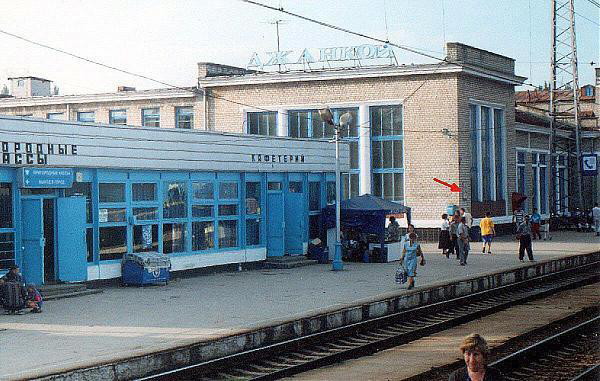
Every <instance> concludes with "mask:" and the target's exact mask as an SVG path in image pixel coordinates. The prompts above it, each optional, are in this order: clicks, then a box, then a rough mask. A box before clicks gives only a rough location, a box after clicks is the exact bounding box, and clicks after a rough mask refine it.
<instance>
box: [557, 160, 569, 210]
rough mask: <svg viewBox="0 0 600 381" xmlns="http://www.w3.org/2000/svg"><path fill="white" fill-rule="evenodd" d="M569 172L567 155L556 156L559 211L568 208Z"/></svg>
mask: <svg viewBox="0 0 600 381" xmlns="http://www.w3.org/2000/svg"><path fill="white" fill-rule="evenodd" d="M568 181H569V179H568V173H567V156H566V155H559V156H557V157H556V184H555V186H556V190H555V192H556V209H557V211H559V212H564V211H566V210H567V208H568V206H569V205H568V203H567V198H568V193H567V188H568Z"/></svg>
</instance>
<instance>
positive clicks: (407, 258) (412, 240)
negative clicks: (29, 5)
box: [401, 232, 425, 290]
mask: <svg viewBox="0 0 600 381" xmlns="http://www.w3.org/2000/svg"><path fill="white" fill-rule="evenodd" d="M408 238H409V239H408V241H406V242H404V247H403V248H402V258H401V261H402V263H403V265H404V267H405V268H406V274H407V276H408V289H409V290H410V289H412V288H414V287H415V275H416V272H417V257H421V261H420V263H421V266H424V265H425V257H424V256H423V250H421V245H419V243H418V242H417V235H416V234H415V233H414V232H413V233H410V234H409V235H408Z"/></svg>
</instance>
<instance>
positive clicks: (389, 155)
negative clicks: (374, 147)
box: [382, 140, 394, 168]
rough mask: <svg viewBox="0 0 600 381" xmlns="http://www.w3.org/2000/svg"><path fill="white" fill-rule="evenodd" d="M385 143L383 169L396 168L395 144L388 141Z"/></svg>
mask: <svg viewBox="0 0 600 381" xmlns="http://www.w3.org/2000/svg"><path fill="white" fill-rule="evenodd" d="M382 143H383V168H393V167H394V159H393V156H394V142H393V141H392V140H386V141H384V142H382Z"/></svg>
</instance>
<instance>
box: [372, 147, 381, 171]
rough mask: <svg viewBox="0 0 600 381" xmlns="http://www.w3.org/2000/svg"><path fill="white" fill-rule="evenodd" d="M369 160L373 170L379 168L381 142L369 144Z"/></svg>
mask: <svg viewBox="0 0 600 381" xmlns="http://www.w3.org/2000/svg"><path fill="white" fill-rule="evenodd" d="M371 159H372V165H373V169H379V168H381V141H373V142H372V143H371Z"/></svg>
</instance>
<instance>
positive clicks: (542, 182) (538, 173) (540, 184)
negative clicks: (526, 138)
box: [531, 152, 548, 214]
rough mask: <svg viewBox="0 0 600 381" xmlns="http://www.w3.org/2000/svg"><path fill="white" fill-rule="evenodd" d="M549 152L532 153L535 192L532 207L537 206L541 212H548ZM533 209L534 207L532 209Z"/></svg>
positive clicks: (532, 181)
mask: <svg viewBox="0 0 600 381" xmlns="http://www.w3.org/2000/svg"><path fill="white" fill-rule="evenodd" d="M547 156H548V155H547V154H546V153H539V152H534V153H532V154H531V170H532V177H531V178H532V180H531V183H532V185H533V190H532V192H533V194H532V197H531V204H532V206H531V207H532V208H537V210H538V212H539V213H540V214H547V213H548V163H547ZM532 211H533V209H532Z"/></svg>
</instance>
